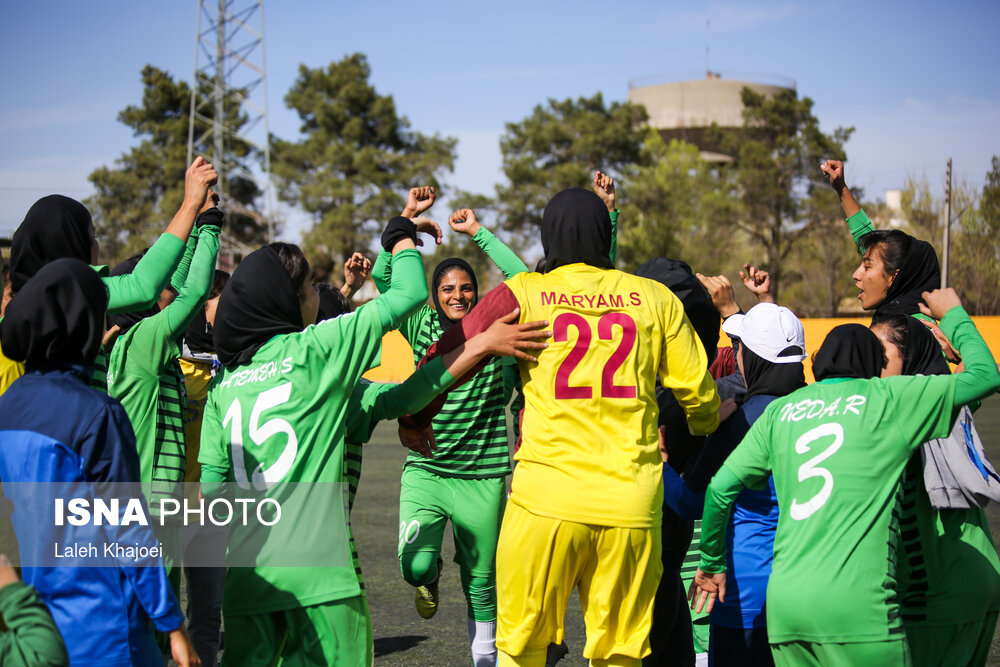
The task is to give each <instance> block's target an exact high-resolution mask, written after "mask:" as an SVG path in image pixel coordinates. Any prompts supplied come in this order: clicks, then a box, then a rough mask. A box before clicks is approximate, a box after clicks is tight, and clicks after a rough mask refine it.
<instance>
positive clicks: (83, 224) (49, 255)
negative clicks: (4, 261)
mask: <svg viewBox="0 0 1000 667" xmlns="http://www.w3.org/2000/svg"><path fill="white" fill-rule="evenodd" d="M90 243H91V242H90V212H89V211H88V210H87V207H86V206H84V205H83V204H81V203H80V202H78V201H77V200H75V199H70V198H69V197H64V196H62V195H49V196H48V197H42V198H41V199H39V200H38V201H36V202H35V203H34V204H33V205H32V206H31V208H29V209H28V212H27V214H25V216H24V221H23V222H21V226H20V227H18V228H17V230H16V231H15V232H14V238H13V239H12V240H11V248H10V283H11V289H13V290H14V291H15V292H17V291H19V290H20V289H21V288H22V287H24V284H25V283H26V282H28V280H30V279H31V277H32V276H33V275H35V274H36V273H38V271H39V270H40V269H41V268H42V267H43V266H45V265H46V264H48V263H49V262H51V261H52V260H55V259H61V258H63V257H70V258H72V259H78V260H80V261H81V262H84V263H85V264H89V263H90Z"/></svg>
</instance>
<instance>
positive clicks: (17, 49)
mask: <svg viewBox="0 0 1000 667" xmlns="http://www.w3.org/2000/svg"><path fill="white" fill-rule="evenodd" d="M2 3H3V4H2V10H0V11H2V17H3V20H2V21H0V90H2V91H3V93H2V95H0V231H3V230H9V229H12V228H14V227H16V226H17V224H19V222H20V221H21V219H22V218H23V215H24V212H25V211H26V210H27V208H28V207H29V206H30V205H31V203H32V202H33V201H34V200H35V199H37V198H38V197H40V196H42V195H45V194H48V193H51V192H61V193H64V194H67V195H70V196H74V197H77V198H81V199H82V198H83V197H85V196H87V195H88V194H89V191H90V187H89V183H88V181H87V178H86V177H87V174H88V173H89V172H90V171H91V170H92V169H94V168H95V167H97V166H99V165H102V164H110V163H111V162H112V161H113V160H114V159H115V158H116V157H117V156H119V155H120V154H121V153H122V152H124V151H125V150H127V149H128V147H129V146H130V145H132V144H133V143H134V142H135V139H134V138H133V137H132V136H131V135H130V132H129V131H128V129H127V128H125V127H124V126H122V125H120V124H118V123H117V122H116V120H115V116H116V114H117V112H118V111H119V110H121V109H122V108H124V107H125V106H126V105H128V104H134V103H138V101H139V99H140V94H141V86H140V80H139V72H140V70H141V69H142V67H143V66H144V65H145V64H146V63H151V64H153V65H156V66H157V67H160V68H162V69H166V70H167V71H169V72H170V73H171V74H173V75H174V76H175V77H178V78H183V79H185V80H188V81H190V79H191V74H192V70H193V66H194V46H195V22H196V19H197V3H196V2H194V1H193V0H187V1H186V2H180V1H174V2H164V1H162V0H161V1H160V2H135V1H134V0H132V1H129V2H125V1H120V0H99V1H98V2H89V3H81V2H45V1H39V2H13V0H2ZM264 11H265V24H266V48H267V68H268V85H269V95H268V98H269V99H268V102H269V106H270V116H271V118H270V126H271V131H272V132H273V133H275V134H277V135H279V136H281V137H284V138H293V137H294V136H295V135H296V133H297V131H298V123H297V119H296V116H295V115H294V114H293V113H292V112H291V111H289V110H288V109H286V108H285V106H284V103H283V101H282V98H283V96H284V94H285V92H286V91H287V90H288V88H289V87H290V85H291V83H292V81H293V80H294V78H295V76H296V70H297V68H298V65H299V64H300V63H304V64H306V65H308V66H310V67H321V66H325V65H327V64H329V63H330V62H331V61H335V60H339V59H341V58H342V57H343V56H344V55H346V54H349V53H353V52H355V51H360V52H363V53H365V54H366V55H367V56H368V59H369V63H370V65H371V69H372V77H371V80H372V82H373V83H374V85H375V86H376V88H377V89H378V90H379V92H380V93H383V94H391V95H393V96H394V98H395V100H396V105H397V109H398V110H399V112H400V113H401V114H404V115H406V116H407V117H408V118H409V119H410V121H411V124H412V127H413V128H414V129H416V130H419V131H421V132H425V133H433V132H440V133H441V134H444V135H451V136H455V137H457V138H458V139H459V141H460V144H459V155H458V161H457V163H456V169H455V171H454V172H453V173H451V174H448V175H446V176H445V183H446V184H451V185H453V186H456V187H462V188H463V189H467V190H473V191H479V192H486V193H492V189H493V188H492V186H493V184H494V183H496V182H498V181H500V180H502V174H501V172H500V150H499V147H498V144H497V142H498V139H499V137H500V135H501V134H502V133H503V130H504V124H505V123H507V122H513V121H518V120H520V119H522V118H524V117H525V116H526V115H528V114H529V113H530V112H531V109H532V108H533V107H534V106H535V105H536V104H539V103H544V102H545V100H547V99H548V98H556V99H564V98H566V97H578V96H583V95H587V96H589V95H592V94H593V93H594V92H596V91H601V92H602V93H603V94H604V96H605V99H606V100H609V101H610V100H625V99H626V97H627V94H628V81H629V80H630V79H635V78H639V77H644V76H648V75H655V74H658V73H674V74H675V75H676V76H678V77H680V78H695V77H699V76H702V75H703V72H704V70H705V46H706V21H709V20H710V21H711V31H710V34H709V35H708V38H707V39H708V43H709V45H710V55H709V66H710V68H711V69H712V70H714V71H718V72H721V73H722V74H723V76H726V75H727V72H757V73H762V74H767V75H779V76H783V77H788V78H791V79H794V80H795V82H796V83H797V87H798V91H799V94H800V95H803V96H809V97H811V98H812V99H813V100H814V102H815V107H814V112H815V114H816V115H817V116H818V117H819V119H820V122H821V124H822V127H823V129H824V130H826V131H830V130H832V129H833V128H835V127H837V126H840V125H854V126H855V127H856V128H857V129H856V132H855V134H854V137H853V139H852V140H851V142H850V143H849V144H848V147H847V148H848V156H849V166H848V178H849V181H850V182H851V183H854V184H857V185H861V186H864V187H865V188H867V190H868V192H869V194H870V195H876V196H879V197H881V195H882V192H883V191H884V190H885V189H886V188H893V187H900V186H901V185H902V183H903V181H904V179H905V177H906V176H907V174H913V175H916V176H922V175H926V177H927V178H928V180H929V181H930V182H931V184H932V186H933V187H934V188H935V191H936V192H939V193H940V192H941V190H942V185H941V184H942V182H943V174H944V164H945V160H946V159H947V158H948V157H949V156H951V157H952V158H953V159H954V161H955V174H956V176H957V177H959V178H964V179H966V180H967V181H968V182H969V183H970V184H972V185H973V186H976V187H979V186H980V185H981V184H982V182H983V178H984V175H985V173H986V171H987V169H988V167H989V163H990V157H991V156H992V155H993V154H1000V74H998V73H997V70H996V61H997V56H998V55H1000V47H998V46H997V42H996V36H995V35H996V27H997V26H998V25H1000V3H996V2H953V3H948V4H947V5H946V4H944V3H933V2H908V3H905V4H903V3H898V2H893V3H890V2H878V1H873V2H840V3H822V2H798V1H795V2H782V1H775V2H771V1H769V0H763V1H761V2H753V3H749V2H747V3H744V2H683V3H679V2H666V1H662V0H661V1H660V2H652V1H650V2H618V3H606V2H602V3H597V2H558V3H557V2H541V1H538V0H536V1H535V2H520V1H516V0H514V1H508V2H504V3H498V2H497V3H470V2H464V3H458V2H425V3H404V2H371V3H357V2H354V3H344V2H332V1H327V2H320V1H312V2H307V1H295V2H292V1H287V0H286V2H282V3H278V2H273V1H272V2H267V1H266V0H265V10H264ZM433 212H435V213H436V215H437V216H438V217H440V218H444V217H445V215H444V211H443V210H442V211H437V208H435V209H434V210H433ZM286 215H287V216H288V218H289V222H290V224H289V230H288V232H287V233H286V236H287V237H289V238H291V239H293V240H294V239H295V238H296V237H297V230H298V229H299V228H300V226H301V225H302V224H306V223H307V219H306V218H305V217H304V216H303V215H302V214H300V213H296V212H295V211H294V210H292V211H286Z"/></svg>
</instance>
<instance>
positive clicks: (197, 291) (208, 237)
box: [166, 225, 220, 336]
mask: <svg viewBox="0 0 1000 667" xmlns="http://www.w3.org/2000/svg"><path fill="white" fill-rule="evenodd" d="M219 231H220V230H219V228H218V227H215V226H211V225H206V226H205V227H202V228H201V232H200V233H199V235H198V243H197V245H198V247H197V249H196V250H195V252H194V258H193V259H192V260H191V270H190V271H189V272H188V274H187V279H186V280H185V281H184V283H183V284H182V285H181V287H180V288H179V289H178V291H177V298H175V299H174V300H173V302H172V303H171V304H170V305H169V306H167V308H166V313H167V327H168V329H169V330H170V333H171V334H173V335H175V336H176V335H179V334H181V333H183V331H184V329H186V328H187V325H188V324H190V323H191V320H192V319H194V316H195V314H196V313H197V312H198V309H199V308H201V307H202V306H203V305H204V304H205V299H207V298H208V293H209V292H211V291H212V281H213V279H214V277H215V256H216V255H217V254H218V252H219Z"/></svg>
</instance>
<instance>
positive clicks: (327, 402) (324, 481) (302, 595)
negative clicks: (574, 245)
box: [198, 250, 426, 615]
mask: <svg viewBox="0 0 1000 667" xmlns="http://www.w3.org/2000/svg"><path fill="white" fill-rule="evenodd" d="M392 262H393V268H394V270H395V271H396V272H397V273H398V274H399V276H400V278H401V281H400V282H401V283H403V284H406V283H407V282H410V283H415V282H416V281H418V280H420V279H422V276H423V271H422V270H421V264H420V254H419V253H418V252H417V251H416V250H404V251H402V252H399V253H397V254H396V255H395V256H394V257H393V259H392ZM393 291H394V292H395V291H396V290H393ZM424 294H426V292H424ZM389 297H390V295H389V294H386V295H383V296H382V297H379V299H376V300H375V301H374V302H373V303H372V304H369V305H367V306H365V307H364V308H361V309H359V310H357V311H356V312H353V313H349V314H347V315H343V316H341V317H337V318H335V319H331V320H326V321H324V322H321V323H320V324H316V325H311V326H308V327H306V328H305V329H304V330H302V331H300V332H296V333H290V334H285V335H281V336H275V337H274V338H272V339H271V340H270V341H268V342H267V343H266V344H265V345H264V346H263V347H261V348H260V349H259V350H257V352H256V353H255V354H254V356H253V358H252V359H251V360H250V362H249V363H247V364H243V365H241V366H238V367H236V368H224V369H223V370H222V371H221V372H220V373H219V375H218V376H216V378H215V379H214V380H213V381H212V384H211V386H210V388H209V392H208V398H207V399H206V401H205V412H204V417H203V422H202V434H201V450H200V452H199V456H198V460H199V462H200V463H201V464H203V465H207V466H213V467H216V468H222V469H227V470H229V474H228V477H227V479H228V480H229V481H233V482H235V483H236V484H237V485H238V486H240V487H242V488H246V489H256V490H257V491H258V492H261V493H263V494H264V495H266V496H267V497H268V498H273V499H275V500H276V501H277V502H278V503H279V504H280V505H281V507H282V520H281V521H280V522H279V523H278V524H277V525H276V526H275V527H274V530H272V531H271V532H270V533H269V534H268V535H267V539H266V541H265V542H263V543H252V540H254V539H257V538H259V537H260V533H259V532H258V533H251V532H248V531H245V530H242V528H241V526H238V525H237V526H235V527H232V528H231V530H230V535H229V542H230V553H233V551H234V550H235V551H237V552H239V553H244V554H245V553H248V552H250V551H252V552H253V553H256V554H257V562H258V563H262V564H261V565H258V566H256V567H252V568H251V567H231V568H230V569H229V574H228V576H227V579H226V589H225V595H224V605H225V609H226V613H227V614H235V615H243V614H256V613H263V612H270V611H278V610H282V609H291V608H295V607H300V606H307V605H312V604H319V603H321V602H327V601H330V600H338V599H343V598H348V597H353V596H356V595H358V594H359V593H360V586H359V582H358V578H357V576H356V574H355V571H354V567H353V565H352V559H351V553H350V545H349V542H348V537H347V531H346V523H347V502H346V498H343V499H342V502H341V504H340V506H339V507H338V506H334V505H328V506H323V507H316V506H308V505H303V504H301V503H299V502H298V501H296V500H295V499H294V498H292V495H291V494H293V493H294V492H295V490H294V488H293V487H294V486H296V485H294V484H289V483H299V484H298V486H299V487H301V483H308V484H310V485H311V486H313V487H314V488H321V487H323V486H329V485H337V484H340V485H342V483H343V480H344V441H345V432H346V424H347V414H346V413H347V410H348V405H349V399H350V397H351V394H352V392H353V391H354V388H355V386H356V385H357V383H358V380H359V379H360V378H361V374H362V373H364V372H365V371H367V370H368V369H369V368H371V367H372V366H374V365H376V364H377V363H378V357H379V352H380V349H381V340H382V335H383V334H384V333H385V332H386V331H389V330H390V329H391V328H393V327H394V326H397V325H398V322H399V320H400V319H401V315H402V313H398V312H395V309H397V308H398V307H399V305H400V302H401V301H402V300H401V299H399V298H398V297H399V294H396V295H395V297H393V298H394V300H393V301H388V300H387V299H388V298H389ZM404 300H405V299H404ZM391 304H395V305H391ZM408 305H411V304H409V303H408ZM345 495H346V494H345ZM298 497H300V498H301V495H300V496H298ZM289 498H292V499H291V500H289ZM328 499H331V498H330V497H329V496H328ZM332 500H334V501H335V500H336V498H332ZM290 554H301V555H302V559H303V561H309V560H310V558H312V556H313V555H315V556H316V561H315V562H322V563H324V564H327V563H331V564H334V565H335V566H330V567H326V566H324V567H319V566H317V567H281V566H268V565H266V563H268V562H272V563H282V562H287V560H288V556H289V555H290Z"/></svg>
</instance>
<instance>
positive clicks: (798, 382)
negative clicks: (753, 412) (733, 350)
mask: <svg viewBox="0 0 1000 667" xmlns="http://www.w3.org/2000/svg"><path fill="white" fill-rule="evenodd" d="M740 349H741V350H742V351H743V377H744V380H745V381H746V383H747V393H746V396H745V398H744V400H746V399H747V398H750V397H751V396H757V395H761V396H787V395H788V394H790V393H792V392H793V391H795V390H796V389H801V388H802V387H804V386H806V374H805V370H804V369H803V367H802V362H801V361H800V362H797V363H794V364H774V363H771V362H770V361H768V360H767V359H763V358H761V357H759V356H757V353H756V352H754V351H753V350H751V349H750V348H749V347H748V346H747V345H746V343H744V344H743V345H741V346H740ZM795 349H796V350H801V348H798V347H796V348H795ZM798 354H802V352H801V351H799V352H798Z"/></svg>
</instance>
